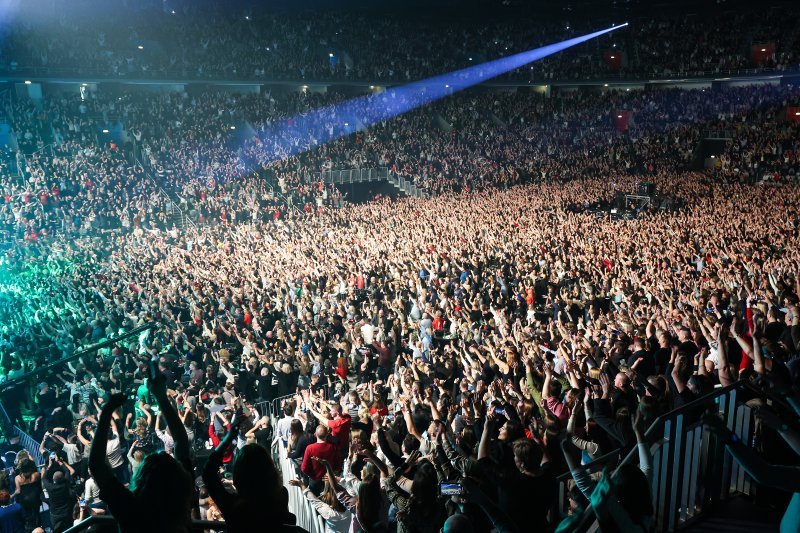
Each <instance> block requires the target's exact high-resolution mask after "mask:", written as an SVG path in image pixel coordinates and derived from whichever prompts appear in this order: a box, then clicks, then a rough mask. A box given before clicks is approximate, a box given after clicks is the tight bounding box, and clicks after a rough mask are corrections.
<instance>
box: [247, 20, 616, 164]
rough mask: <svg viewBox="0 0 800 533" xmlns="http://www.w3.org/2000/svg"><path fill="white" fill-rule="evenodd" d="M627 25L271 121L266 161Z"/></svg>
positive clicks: (369, 124)
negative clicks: (268, 152) (268, 151)
mask: <svg viewBox="0 0 800 533" xmlns="http://www.w3.org/2000/svg"><path fill="white" fill-rule="evenodd" d="M627 25H628V23H627V22H626V23H625V24H620V25H618V26H612V27H611V28H607V29H604V30H600V31H596V32H594V33H589V34H586V35H582V36H580V37H574V38H572V39H569V40H566V41H561V42H558V43H553V44H548V45H546V46H542V47H540V48H535V49H533V50H528V51H526V52H520V53H518V54H514V55H511V56H508V57H503V58H500V59H495V60H493V61H489V62H486V63H481V64H480V65H474V66H471V67H468V68H465V69H462V70H457V71H455V72H449V73H447V74H441V75H439V76H434V77H432V78H427V79H424V80H420V81H416V82H412V83H409V84H407V85H402V86H399V87H393V88H390V89H387V90H386V91H385V92H383V93H381V94H379V95H367V96H361V97H358V98H353V99H351V100H348V101H346V102H342V103H339V104H334V105H329V106H325V107H321V108H319V109H315V110H314V111H311V112H309V113H308V114H305V115H300V116H296V117H294V118H292V119H289V120H286V121H283V122H279V123H276V124H274V125H273V126H271V127H270V128H268V129H267V132H266V135H264V136H263V140H264V141H265V142H266V146H264V149H266V150H270V148H272V155H271V156H270V157H269V158H268V161H275V160H278V159H282V158H284V157H287V156H291V155H296V154H298V153H301V152H303V151H305V150H308V149H310V148H313V147H314V146H317V145H320V144H324V143H327V142H330V141H334V140H336V139H338V138H340V137H343V136H346V135H349V134H351V133H353V132H354V131H355V130H356V129H357V125H360V126H362V127H369V126H372V125H373V124H376V123H379V122H383V121H385V120H388V119H390V118H393V117H396V116H398V115H401V114H403V113H406V112H408V111H411V110H413V109H415V108H417V107H421V106H423V105H425V104H428V103H431V102H433V101H436V100H439V99H441V98H444V97H445V96H448V95H450V94H453V93H454V92H457V91H462V90H464V89H467V88H469V87H472V86H474V85H477V84H479V83H483V82H485V81H487V80H490V79H492V78H496V77H497V76H500V75H501V74H505V73H506V72H509V71H512V70H514V69H517V68H519V67H522V66H524V65H527V64H528V63H532V62H534V61H538V60H539V59H542V58H544V57H547V56H550V55H553V54H556V53H558V52H561V51H562V50H566V49H567V48H570V47H573V46H575V45H578V44H581V43H584V42H586V41H589V40H591V39H594V38H595V37H599V36H601V35H604V34H606V33H609V32H612V31H614V30H617V29H619V28H623V27H625V26H627ZM303 140H305V142H303ZM262 162H264V161H263V160H262Z"/></svg>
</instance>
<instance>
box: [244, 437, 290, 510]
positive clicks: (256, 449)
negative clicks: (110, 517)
mask: <svg viewBox="0 0 800 533" xmlns="http://www.w3.org/2000/svg"><path fill="white" fill-rule="evenodd" d="M233 484H234V486H235V487H236V491H237V492H238V493H239V496H240V497H241V498H246V499H252V498H270V499H271V498H272V496H274V493H275V490H276V488H278V487H280V486H281V482H280V473H279V472H278V470H277V468H275V463H274V462H272V457H270V455H269V452H268V451H267V449H266V448H264V447H263V446H261V445H259V444H247V445H246V446H244V447H243V448H242V449H241V450H240V451H239V453H238V454H237V455H236V461H235V462H234V463H233Z"/></svg>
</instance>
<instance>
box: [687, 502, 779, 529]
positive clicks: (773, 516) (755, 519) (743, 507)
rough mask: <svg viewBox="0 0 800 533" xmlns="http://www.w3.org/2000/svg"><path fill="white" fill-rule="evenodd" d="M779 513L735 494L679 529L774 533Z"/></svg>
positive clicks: (777, 526)
mask: <svg viewBox="0 0 800 533" xmlns="http://www.w3.org/2000/svg"><path fill="white" fill-rule="evenodd" d="M780 519H781V513H780V512H778V511H776V510H775V509H767V508H764V507H761V506H759V505H756V504H755V503H753V501H752V500H751V499H750V498H748V497H746V496H735V497H733V498H731V499H729V500H727V501H726V502H724V503H723V504H722V505H719V506H717V507H716V508H715V509H712V510H709V511H708V512H704V513H703V514H701V515H700V517H699V518H698V520H697V521H695V522H693V523H692V524H691V525H689V526H687V527H685V528H681V529H680V530H679V531H686V532H690V533H712V532H714V533H718V532H721V531H724V532H730V533H776V532H777V531H778V530H779V524H780Z"/></svg>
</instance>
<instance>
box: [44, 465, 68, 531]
mask: <svg viewBox="0 0 800 533" xmlns="http://www.w3.org/2000/svg"><path fill="white" fill-rule="evenodd" d="M50 457H51V458H50V464H48V466H47V469H46V470H45V472H44V477H43V478H42V483H43V484H44V488H45V490H47V495H48V497H49V505H50V522H51V523H52V524H53V532H54V533H61V532H62V531H66V530H67V529H69V528H70V527H72V510H73V508H74V506H75V499H76V498H75V494H74V493H73V492H72V486H71V482H70V476H71V475H72V474H74V473H75V471H74V470H73V469H72V467H71V466H69V465H68V464H67V463H65V462H63V461H62V460H61V458H60V457H58V455H56V454H52V455H51V456H50Z"/></svg>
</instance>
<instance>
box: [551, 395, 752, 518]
mask: <svg viewBox="0 0 800 533" xmlns="http://www.w3.org/2000/svg"><path fill="white" fill-rule="evenodd" d="M744 388H749V383H747V382H745V381H739V382H737V383H734V384H732V385H729V386H728V387H724V388H720V389H717V390H715V391H714V392H712V393H710V394H708V395H706V396H703V397H702V398H699V399H697V400H695V401H693V402H690V403H688V404H686V405H683V406H682V407H680V408H678V409H675V410H673V411H671V412H669V413H666V414H664V415H661V416H660V417H658V418H657V419H656V420H655V421H654V422H653V423H652V424H651V425H650V427H649V428H648V429H647V431H646V432H645V440H647V442H653V441H654V440H655V444H653V445H652V446H651V452H652V455H653V467H652V480H651V496H652V500H653V509H654V511H655V516H654V529H653V530H654V531H658V532H662V531H664V532H667V531H675V530H676V529H678V528H680V527H683V526H685V525H687V524H689V523H690V522H691V521H692V520H693V519H695V518H697V517H698V516H699V515H700V514H701V513H702V512H703V510H704V509H707V508H708V507H709V506H713V505H714V504H715V503H717V502H720V501H723V500H725V499H727V498H729V497H730V496H732V495H734V494H750V490H751V484H750V479H749V477H748V476H747V475H746V474H745V472H744V470H743V469H742V468H741V467H740V466H739V464H738V463H736V462H735V461H733V459H732V457H731V456H730V454H727V453H725V452H724V444H723V443H720V442H717V440H716V439H715V438H714V436H713V435H711V434H710V433H709V432H707V431H705V430H704V428H703V424H702V421H701V420H700V418H701V417H700V414H701V413H702V412H713V413H716V414H718V415H721V416H722V418H723V419H724V420H725V422H726V424H727V426H728V428H729V429H730V430H731V431H732V432H734V433H735V434H736V435H737V436H738V437H739V439H740V440H741V441H742V442H748V443H749V442H751V439H752V437H753V430H754V424H753V415H752V410H751V409H750V407H748V406H747V405H744V404H741V403H739V402H737V396H738V393H739V392H740V391H741V390H742V389H744ZM693 415H694V416H693ZM618 456H619V450H614V451H612V452H611V453H608V454H605V455H603V456H602V457H599V458H598V459H596V460H595V461H592V462H591V463H589V464H587V465H584V467H583V468H585V469H586V470H587V471H588V472H589V473H590V474H592V473H596V472H599V471H601V470H602V469H603V468H604V467H606V466H609V465H613V464H614V463H616V462H617V460H616V459H617V458H618ZM636 459H638V450H637V448H636V447H634V448H633V449H632V450H631V451H630V452H629V453H628V454H627V455H626V456H625V457H624V458H623V459H622V460H621V461H619V462H618V465H617V467H619V466H621V465H625V464H631V463H633V462H635V460H636ZM615 473H616V471H615V472H614V474H615ZM614 474H611V475H614ZM571 480H572V476H571V474H570V473H566V474H563V475H561V476H559V478H558V507H557V510H558V511H559V512H560V513H561V514H562V515H563V514H565V513H566V512H567V511H568V508H569V501H568V498H567V495H568V488H569V485H570V484H571ZM584 522H585V523H584V528H588V527H589V526H590V525H591V523H592V522H593V518H592V517H590V516H588V515H587V519H586V520H585V521H584Z"/></svg>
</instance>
